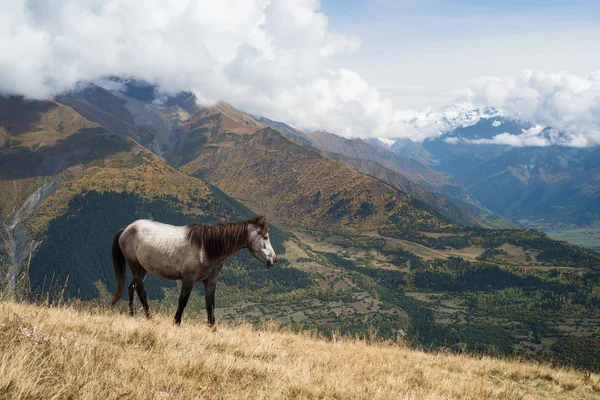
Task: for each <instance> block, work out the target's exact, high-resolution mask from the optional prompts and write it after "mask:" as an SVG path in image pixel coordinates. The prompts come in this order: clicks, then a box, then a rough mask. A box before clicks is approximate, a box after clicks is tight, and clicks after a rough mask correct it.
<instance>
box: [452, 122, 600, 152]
mask: <svg viewBox="0 0 600 400" xmlns="http://www.w3.org/2000/svg"><path fill="white" fill-rule="evenodd" d="M443 140H444V142H446V143H448V144H459V143H469V144H482V145H484V144H494V145H506V146H512V147H546V146H552V145H558V146H568V147H587V146H590V145H592V143H591V142H590V141H589V140H587V139H586V138H584V137H583V136H581V135H575V134H569V133H565V132H562V131H560V130H558V129H555V128H544V127H543V126H541V125H534V126H533V127H531V128H530V129H523V130H522V133H521V134H518V135H515V134H512V133H509V132H504V133H501V134H498V135H495V136H494V137H493V138H491V139H485V138H484V139H466V138H460V137H456V136H450V137H446V138H444V139H443Z"/></svg>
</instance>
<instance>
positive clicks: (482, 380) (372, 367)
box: [0, 302, 600, 399]
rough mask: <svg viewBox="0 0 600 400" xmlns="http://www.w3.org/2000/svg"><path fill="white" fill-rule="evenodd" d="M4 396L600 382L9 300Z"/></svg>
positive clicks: (592, 387) (441, 389)
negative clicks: (39, 305)
mask: <svg viewBox="0 0 600 400" xmlns="http://www.w3.org/2000/svg"><path fill="white" fill-rule="evenodd" d="M0 326H2V330H0V354H1V355H0V397H1V398H30V399H42V398H44V399H45V398H80V399H97V398H146V399H151V398H185V399H188V398H211V399H214V398H252V399H256V398H274V399H280V398H343V399H352V398H356V399H364V398H368V399H384V398H394V399H399V398H405V399H424V398H427V399H442V398H471V399H472V398H476V399H506V398H511V399H512V398H519V399H521V398H522V399H545V398H553V399H593V398H598V396H600V376H599V375H595V374H591V375H586V374H584V373H580V372H576V371H571V370H564V369H553V368H550V367H549V366H544V365H533V364H527V363H519V362H517V361H500V360H497V359H493V358H487V357H483V358H473V357H469V356H466V355H450V354H444V353H438V354H431V353H424V352H420V351H415V350H411V349H408V348H406V347H403V346H396V345H394V344H391V343H381V344H369V343H368V341H365V340H351V339H343V340H334V341H333V342H328V341H324V340H321V339H318V338H316V337H314V335H311V334H294V333H290V332H281V331H277V330H276V329H269V328H268V327H267V328H265V329H261V330H256V329H254V328H251V327H249V326H246V325H242V326H237V327H231V326H224V325H221V326H218V328H217V329H216V330H211V329H209V328H208V327H207V326H206V325H204V324H203V323H202V322H197V321H190V320H189V319H188V320H187V321H185V323H184V325H183V326H182V327H181V328H175V327H174V326H173V325H172V324H171V320H170V318H167V317H163V316H156V317H155V319H153V320H151V321H146V320H145V319H143V318H142V317H141V316H139V317H137V318H133V319H132V318H129V317H127V316H125V315H117V314H115V313H112V312H108V311H101V310H97V309H91V310H88V311H76V310H75V309H72V308H58V309H57V308H45V307H37V306H31V305H17V304H12V303H7V302H2V303H0Z"/></svg>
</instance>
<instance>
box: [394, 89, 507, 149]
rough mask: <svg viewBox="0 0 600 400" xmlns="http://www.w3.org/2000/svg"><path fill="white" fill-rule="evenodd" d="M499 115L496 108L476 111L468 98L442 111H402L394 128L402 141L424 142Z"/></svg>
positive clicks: (397, 113) (399, 111) (479, 108)
mask: <svg viewBox="0 0 600 400" xmlns="http://www.w3.org/2000/svg"><path fill="white" fill-rule="evenodd" d="M499 115H502V112H501V111H500V110H498V109H496V108H495V107H491V106H486V107H476V106H474V105H473V103H472V102H471V100H470V98H468V97H464V98H461V99H460V100H459V101H457V102H455V103H454V104H452V105H449V106H445V107H442V108H441V109H433V108H431V107H429V108H427V109H425V110H422V111H416V110H411V109H404V110H398V111H397V112H396V113H395V114H394V116H393V117H392V121H391V127H392V130H394V131H396V132H397V133H398V137H402V138H410V139H412V140H415V141H421V140H424V139H426V138H430V137H437V136H439V135H440V134H442V133H445V132H449V131H451V130H453V129H456V128H459V127H466V126H471V125H474V124H476V123H477V122H478V121H479V120H480V119H481V118H490V117H494V116H499Z"/></svg>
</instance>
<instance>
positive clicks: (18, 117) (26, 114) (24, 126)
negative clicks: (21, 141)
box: [0, 96, 58, 135]
mask: <svg viewBox="0 0 600 400" xmlns="http://www.w3.org/2000/svg"><path fill="white" fill-rule="evenodd" d="M56 107H58V105H57V104H56V103H54V102H51V101H38V100H26V99H24V98H23V97H17V96H13V97H8V98H7V97H2V96H0V125H2V126H3V127H4V128H5V129H6V131H7V132H9V133H10V134H12V135H20V134H21V133H24V132H28V131H29V130H30V127H31V126H32V125H34V124H35V123H36V122H38V121H39V120H40V118H41V117H42V114H44V113H46V112H48V111H50V110H52V109H53V108H56Z"/></svg>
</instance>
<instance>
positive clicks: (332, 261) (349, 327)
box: [0, 81, 600, 368]
mask: <svg viewBox="0 0 600 400" xmlns="http://www.w3.org/2000/svg"><path fill="white" fill-rule="evenodd" d="M122 83H123V84H122V87H121V89H120V90H109V89H106V88H102V87H100V86H97V85H93V84H85V85H84V84H82V85H80V86H79V87H78V88H76V90H73V91H71V92H68V93H64V94H61V95H60V96H57V97H55V98H54V99H48V100H43V101H39V100H38V101H32V100H27V99H23V98H19V97H10V98H2V99H0V143H2V144H3V145H2V147H0V268H1V272H2V273H3V275H5V276H6V277H7V281H6V288H7V290H8V292H10V293H11V294H12V295H14V296H17V297H18V296H25V297H26V298H28V299H40V298H41V299H47V300H49V301H54V300H56V299H59V298H62V297H63V296H66V297H68V298H79V299H82V300H94V299H102V298H104V297H106V296H107V293H108V291H110V290H111V289H112V287H113V285H114V273H113V271H112V267H111V261H110V254H109V251H108V250H109V249H110V242H111V239H112V234H113V233H114V232H115V231H116V230H118V229H119V228H121V227H123V226H125V225H127V224H128V223H129V222H131V221H133V220H135V219H138V218H150V219H156V220H160V221H163V222H168V223H173V224H179V225H182V224H187V223H192V222H203V223H208V222H216V221H226V220H235V219H243V218H249V217H250V216H252V215H254V214H266V215H267V216H268V219H269V221H270V223H271V225H272V231H271V232H272V234H271V237H272V242H273V245H274V248H275V250H276V252H277V253H278V254H280V256H281V257H280V260H281V262H280V263H278V268H275V269H272V270H266V269H264V268H261V266H260V265H258V263H257V262H256V261H254V260H253V259H252V257H251V256H250V255H249V254H248V253H247V252H241V253H239V254H238V255H236V256H234V257H232V258H231V259H230V260H229V262H228V266H227V267H226V268H225V269H224V270H223V273H222V275H221V277H220V282H221V283H220V285H221V286H220V289H219V293H221V296H222V297H219V299H218V300H217V302H218V305H219V306H221V307H222V308H220V309H219V310H218V314H219V315H221V316H223V318H224V319H225V320H227V319H230V320H235V319H236V318H248V319H249V320H250V321H251V322H254V321H256V322H260V321H262V320H264V319H265V318H267V319H274V320H275V321H277V322H280V323H283V324H288V325H292V326H295V327H297V328H299V329H317V330H319V331H321V332H323V333H324V334H332V332H335V331H340V332H343V333H344V334H356V333H361V332H362V333H364V332H367V331H368V330H369V329H376V330H377V335H378V337H381V338H387V339H393V338H398V337H399V336H402V337H404V336H409V338H410V339H411V340H413V341H414V342H415V343H418V344H421V345H425V346H428V347H436V348H437V347H451V348H453V349H455V350H457V351H459V350H460V349H463V350H467V351H476V352H482V353H485V354H494V355H503V354H517V353H518V354H521V355H527V356H531V357H536V358H539V359H554V358H556V357H558V358H560V360H562V361H561V362H566V361H565V360H567V354H566V352H564V351H563V350H561V349H566V348H569V347H568V346H570V345H571V344H572V343H571V340H572V339H573V338H572V337H571V336H570V329H571V328H572V326H573V325H575V322H572V323H571V322H568V321H567V322H564V323H559V322H557V321H559V319H560V318H564V317H565V316H567V315H577V316H578V317H580V318H587V319H589V320H590V321H595V319H597V318H599V316H598V315H597V311H596V310H597V309H598V307H597V306H598V301H599V300H598V297H597V294H596V292H595V291H594V288H595V287H596V286H597V284H598V282H597V281H598V279H600V278H599V277H598V274H597V270H598V269H600V256H598V254H597V253H594V252H591V251H588V250H585V249H583V248H580V247H577V246H572V245H569V244H568V243H565V242H559V241H555V240H552V239H551V238H549V237H548V236H546V235H545V234H543V233H540V232H536V231H532V230H521V229H515V228H516V227H517V225H516V223H522V221H521V220H520V219H518V218H517V217H515V216H514V215H513V214H511V212H509V211H510V210H509V211H507V209H505V208H502V207H501V206H500V204H499V199H498V197H502V199H504V197H506V196H504V195H503V196H499V195H498V194H496V195H495V197H494V195H493V194H492V192H490V191H491V190H492V189H490V188H499V189H498V190H505V191H508V189H511V190H512V191H511V192H510V193H513V196H514V197H515V198H516V197H517V195H519V194H520V193H521V192H518V191H517V189H519V188H516V187H515V186H516V185H515V184H514V182H512V181H510V179H518V178H517V174H518V173H519V171H521V172H520V173H521V174H524V173H525V172H523V170H519V169H518V165H519V163H522V162H525V160H527V157H529V156H528V154H530V153H527V152H526V151H527V150H528V149H527V148H515V147H511V146H507V145H490V146H493V147H485V148H484V147H477V146H482V145H481V144H475V143H469V141H472V140H478V139H486V138H490V137H492V138H493V137H495V132H496V131H495V130H494V129H496V128H498V125H499V123H500V126H502V125H504V129H509V128H510V129H513V131H514V132H518V130H519V129H521V130H522V129H526V127H527V126H528V125H524V124H519V123H518V122H511V121H508V120H506V119H504V118H505V117H501V116H493V117H491V118H482V119H480V120H479V122H477V123H475V124H471V125H470V126H468V127H461V128H456V129H454V130H452V131H451V132H449V133H446V134H444V135H443V136H442V137H440V138H439V139H438V140H430V141H425V142H423V143H417V142H408V141H396V142H395V143H394V144H393V146H391V147H390V146H386V145H384V144H382V143H379V142H377V141H374V140H365V139H346V138H342V137H339V136H337V135H334V134H332V133H328V132H323V131H316V132H303V131H301V130H298V129H296V128H294V127H292V126H290V125H287V124H285V123H283V122H277V121H274V120H271V119H268V118H265V117H260V116H256V115H251V114H249V113H246V112H244V111H242V110H239V109H236V108H235V107H233V106H231V105H230V104H227V103H224V102H220V103H217V104H214V105H211V106H202V105H198V104H197V103H196V99H195V97H194V96H193V95H192V94H190V93H186V92H183V93H179V94H178V95H175V96H171V97H166V98H165V97H164V96H161V97H159V96H157V94H156V91H155V88H154V87H153V86H152V85H149V84H144V83H139V82H135V81H122ZM490 112H491V111H490ZM511 124H513V125H514V126H513V125H511ZM484 128H485V129H489V132H487V131H485V129H484ZM527 129H529V128H527ZM486 132H487V133H486ZM447 139H449V140H447ZM463 145H464V146H474V147H469V148H468V149H467V150H464V149H463V148H462V146H463ZM451 146H454V147H451ZM409 149H412V150H409ZM551 149H552V150H553V151H555V152H557V154H558V155H557V154H555V153H554V152H551V151H550V150H551ZM476 150H477V151H476ZM517 150H518V151H517ZM547 150H548V154H547V156H544V157H546V161H545V162H546V163H553V162H554V161H553V160H554V159H556V157H563V158H564V162H563V163H562V164H561V167H560V168H563V169H560V168H558V167H556V168H555V169H551V168H548V167H544V168H545V169H543V171H544V173H545V175H544V174H542V173H541V172H539V171H542V169H541V167H540V168H538V169H537V170H536V171H538V172H536V173H535V174H532V173H529V177H528V178H527V179H528V180H527V185H529V184H530V182H533V181H534V178H533V177H532V176H533V175H535V176H543V177H544V179H546V180H545V182H552V183H553V184H554V183H556V182H557V181H558V180H559V179H558V178H557V177H560V176H562V175H561V174H565V172H564V171H565V170H566V169H569V168H573V167H574V166H575V165H580V166H581V167H580V168H581V169H580V173H583V172H585V173H587V174H590V175H586V176H587V178H586V179H588V180H589V182H592V185H593V182H594V180H593V179H594V178H593V174H594V171H595V169H594V168H595V167H594V165H597V164H594V163H595V160H596V159H595V158H594V157H593V156H594V155H595V154H597V152H596V153H594V151H595V150H593V149H588V150H577V151H576V150H574V149H571V151H572V153H567V152H566V151H567V149H565V148H560V149H553V148H552V147H550V148H548V149H547ZM563 150H564V151H565V152H563ZM528 151H531V152H533V151H534V150H532V149H529V150H528ZM536 154H537V153H536ZM544 157H541V156H540V157H539V158H540V161H539V163H541V162H542V161H544ZM531 158H532V157H530V160H529V162H531ZM563 158H561V159H563ZM458 160H460V161H461V163H460V165H459V166H457V162H458ZM507 163H509V164H510V168H509V170H510V171H511V172H510V174H509V173H505V174H504V175H506V176H507V177H509V178H510V179H508V178H504V179H508V180H507V182H506V187H505V189H502V186H501V184H502V182H503V181H502V178H498V179H497V180H493V179H491V180H490V179H488V182H487V183H486V182H484V181H482V180H481V179H480V178H478V177H477V176H475V175H474V174H475V172H477V173H481V174H487V175H486V176H488V175H493V176H496V175H498V172H497V171H498V170H501V169H502V168H504V167H503V165H505V164H507ZM528 165H529V164H528ZM536 165H538V164H536ZM484 167H485V168H484ZM528 168H529V167H528ZM513 170H514V171H513ZM527 171H530V170H527ZM536 174H537V175H536ZM513 176H514V177H515V178H512V177H513ZM518 176H519V177H520V176H521V175H518ZM573 176H575V175H573ZM535 179H538V180H539V179H541V178H535ZM566 179H567V180H569V179H568V178H566ZM583 180H584V178H581V179H580V180H579V182H582V181H583ZM569 181H570V182H569V183H570V184H572V185H573V186H575V185H577V183H576V180H575V178H571V179H570V180H569ZM563 182H566V181H563ZM486 185H487V186H486ZM527 185H525V187H528V186H527ZM547 185H548V187H549V186H550V184H549V183H547ZM555 188H558V189H556V190H559V192H560V187H559V186H555ZM587 188H588V190H587V191H585V190H583V189H582V191H581V199H582V200H581V203H578V204H573V207H574V208H576V207H579V206H581V207H584V206H585V207H587V209H588V210H589V209H593V207H592V205H591V204H588V203H586V202H585V201H586V200H587V199H591V200H590V202H591V201H593V199H594V198H595V197H593V196H594V194H593V193H594V192H593V190H592V186H588V187H587ZM519 190H523V191H525V192H526V189H519ZM495 193H497V192H495ZM535 193H537V192H535ZM544 193H546V197H544V198H547V197H548V196H549V195H548V193H552V192H551V191H550V190H547V191H546V192H544ZM557 193H558V192H557ZM585 195H589V196H591V197H589V196H588V197H585ZM530 196H533V195H530ZM519 199H520V200H519V201H521V202H523V203H522V205H520V206H519V207H517V208H518V210H521V209H523V210H526V207H525V200H524V199H523V198H519ZM549 207H550V206H549ZM517 208H515V209H517ZM534 208H535V210H534V211H535V212H539V213H541V212H542V211H543V210H542V209H541V208H539V207H534ZM580 210H581V208H579V210H577V211H575V212H574V213H572V214H569V213H567V211H568V210H565V209H563V211H562V212H563V215H567V216H570V215H572V216H573V218H574V220H576V218H575V215H576V214H577V213H580V212H581V211H580ZM519 212H520V211H519ZM523 212H524V211H523ZM531 212H533V211H531ZM586 212H589V211H586ZM556 218H562V217H559V216H558V214H557V216H556ZM569 218H570V217H569ZM511 220H512V221H511ZM491 228H494V229H491ZM148 293H149V296H150V297H151V298H152V299H153V301H155V302H156V303H157V307H156V308H157V309H161V308H162V307H172V305H173V304H174V302H175V301H176V300H175V299H176V296H177V288H176V286H175V283H174V282H170V281H161V280H159V279H155V278H153V277H150V276H149V277H148ZM439 296H442V297H439ZM189 308H190V312H194V310H202V308H203V305H202V303H201V300H194V299H192V300H191V303H190V306H189ZM200 312H203V311H200ZM569 318H570V317H569ZM515 326H516V327H518V329H517V328H515V329H516V330H514V329H513V328H514V327H515ZM586 326H587V325H586ZM511 327H512V328H511ZM598 333H599V332H597V331H596V329H595V327H594V326H593V324H591V325H590V326H588V327H587V328H585V332H582V333H581V334H583V335H586V336H590V337H591V338H593V337H594V335H597V334H598ZM542 338H543V339H544V340H545V341H544V344H543V345H539V346H538V343H537V341H538V340H541V339H542ZM590 340H592V341H593V340H595V339H590ZM567 345H568V346H567ZM599 345H600V344H599ZM561 346H562V347H561ZM565 346H566V347H565ZM553 357H554V358H553ZM558 358H557V359H558ZM582 360H583V361H581V363H582V365H583V366H585V367H586V368H589V366H590V365H592V364H590V362H592V361H590V360H588V359H587V358H583V359H582Z"/></svg>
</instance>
